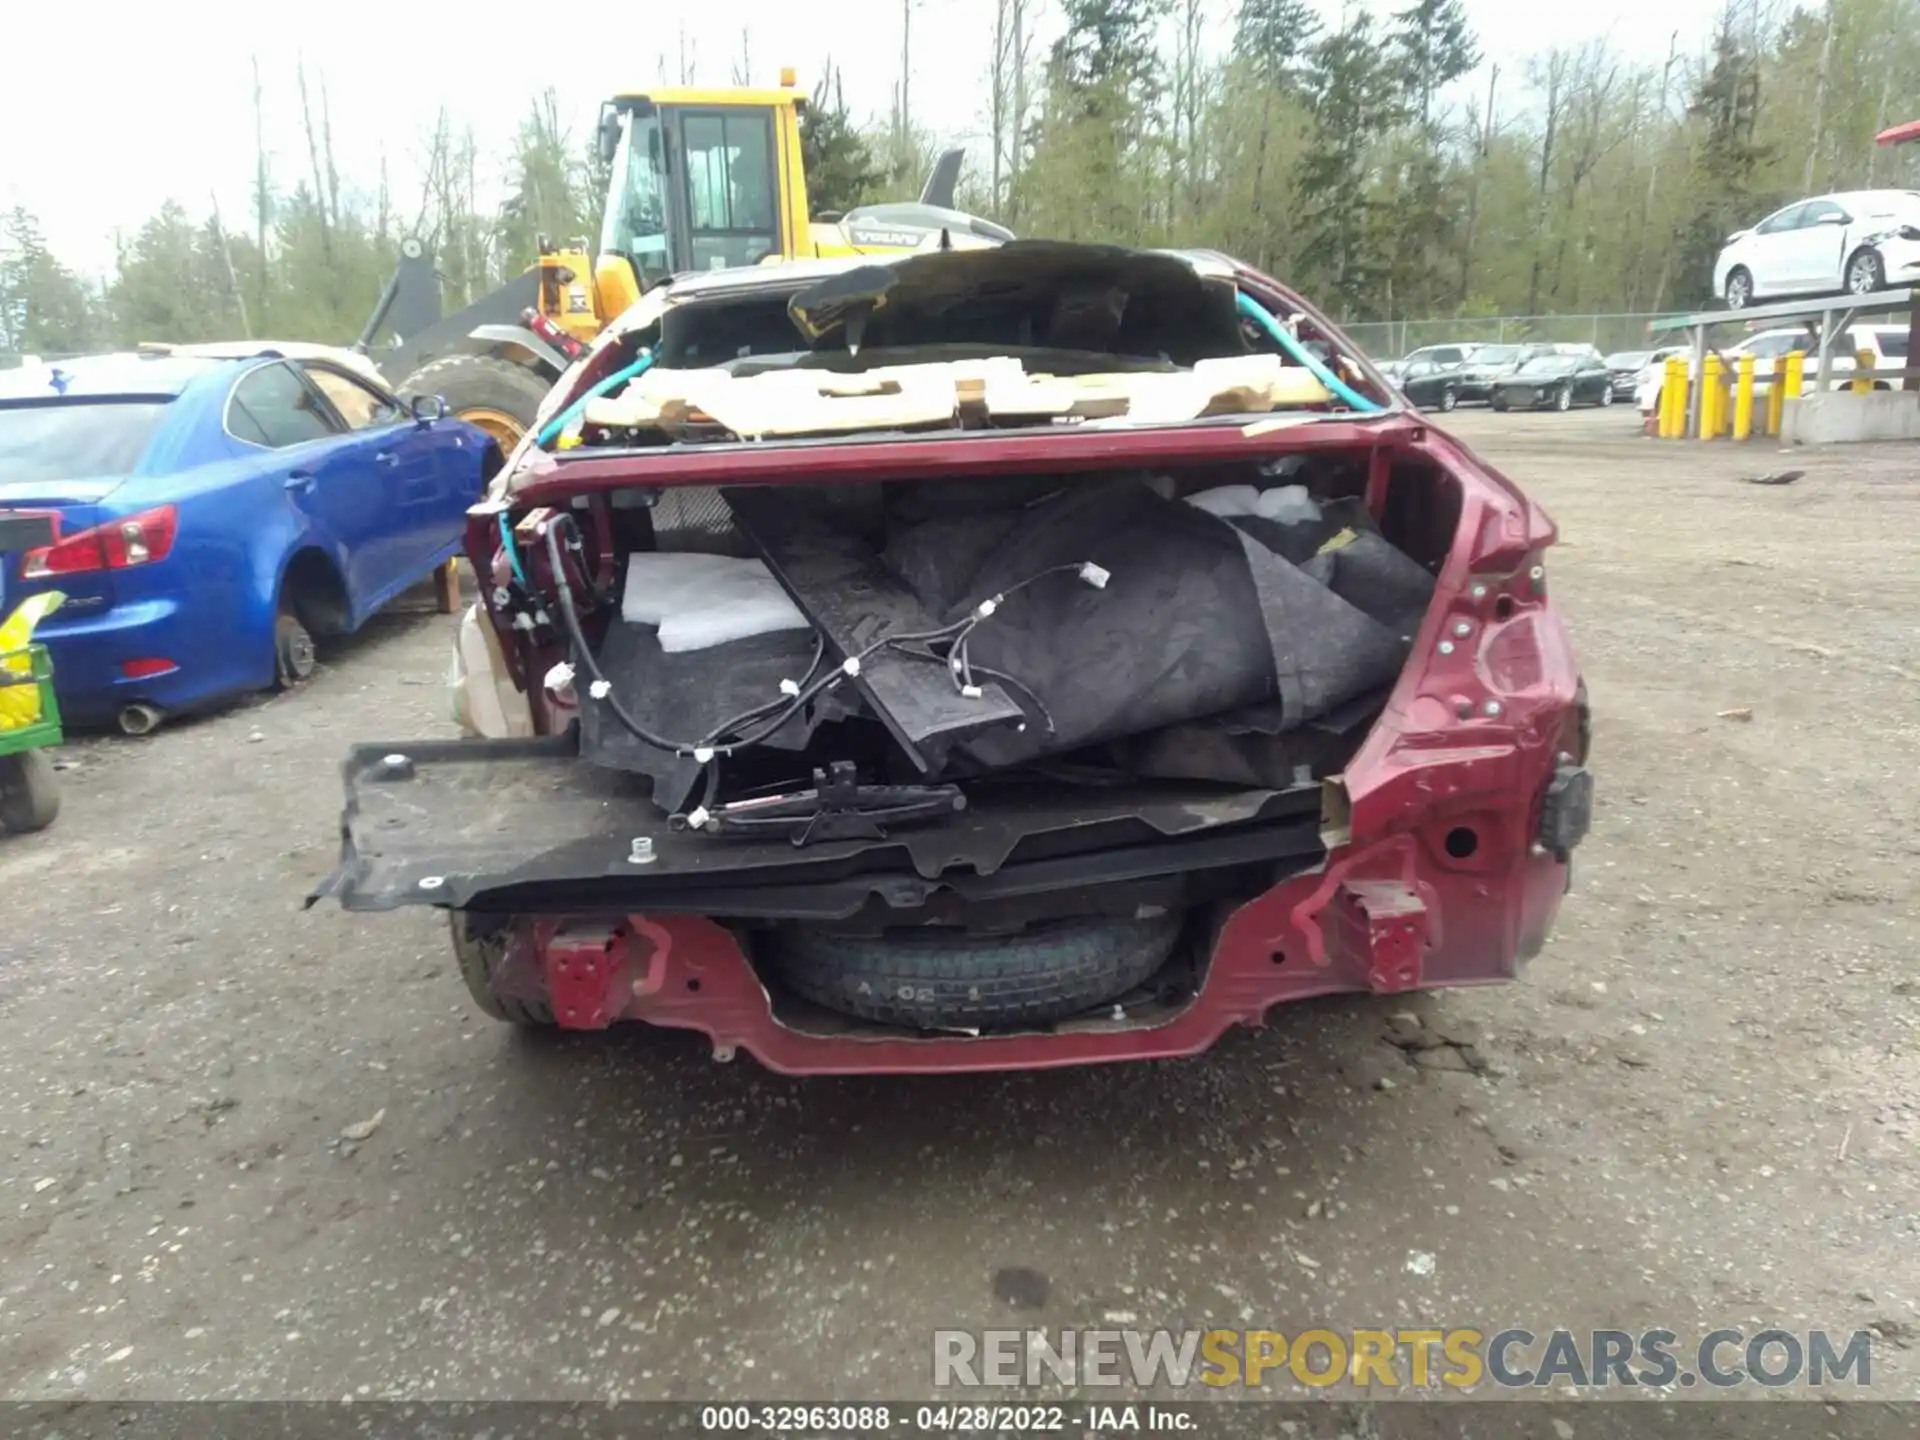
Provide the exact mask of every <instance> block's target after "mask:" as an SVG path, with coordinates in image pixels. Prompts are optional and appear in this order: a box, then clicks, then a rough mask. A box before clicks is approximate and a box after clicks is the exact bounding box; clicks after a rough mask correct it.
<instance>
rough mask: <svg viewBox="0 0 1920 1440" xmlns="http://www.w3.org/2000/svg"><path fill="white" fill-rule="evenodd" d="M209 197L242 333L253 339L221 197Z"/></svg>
mask: <svg viewBox="0 0 1920 1440" xmlns="http://www.w3.org/2000/svg"><path fill="white" fill-rule="evenodd" d="M207 199H208V200H209V201H210V202H211V203H212V205H213V238H214V240H215V241H216V242H218V244H219V246H220V258H221V260H222V261H224V262H225V264H226V267H227V288H228V289H229V290H231V291H232V292H233V303H234V306H235V308H236V309H238V310H239V312H240V334H241V336H242V338H244V339H247V340H251V339H253V323H252V322H251V321H250V320H248V319H247V297H246V296H245V295H244V294H242V293H241V290H240V273H239V272H238V271H237V270H235V269H234V268H233V247H232V246H231V245H229V244H227V228H226V226H224V225H222V224H221V223H220V197H219V196H218V195H217V194H215V193H214V192H212V191H208V192H207Z"/></svg>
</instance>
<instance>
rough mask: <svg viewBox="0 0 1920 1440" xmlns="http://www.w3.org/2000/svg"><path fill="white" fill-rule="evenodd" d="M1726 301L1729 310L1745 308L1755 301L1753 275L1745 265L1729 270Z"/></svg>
mask: <svg viewBox="0 0 1920 1440" xmlns="http://www.w3.org/2000/svg"><path fill="white" fill-rule="evenodd" d="M1726 301H1727V308H1728V309H1729V310H1744V309H1746V308H1747V306H1749V305H1751V304H1752V303H1753V276H1752V275H1751V274H1749V273H1748V271H1747V268H1746V267H1745V266H1744V265H1736V266H1734V267H1733V269H1732V270H1731V271H1729V272H1728V274H1727V293H1726Z"/></svg>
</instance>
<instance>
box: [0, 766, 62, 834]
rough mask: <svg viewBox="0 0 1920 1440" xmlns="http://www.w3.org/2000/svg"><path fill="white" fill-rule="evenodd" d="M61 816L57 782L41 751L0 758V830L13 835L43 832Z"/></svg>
mask: <svg viewBox="0 0 1920 1440" xmlns="http://www.w3.org/2000/svg"><path fill="white" fill-rule="evenodd" d="M59 813H60V782H59V781H58V780H57V779H55V778H54V773H53V761H52V759H51V758H49V757H48V755H47V754H46V752H45V751H43V750H22V751H20V752H19V754H17V755H0V827H4V828H5V829H7V830H10V831H12V832H13V833H14V834H16V835H28V834H31V833H32V832H34V831H35V830H44V829H46V828H47V826H49V825H51V824H52V823H53V822H54V818H55V817H56V816H58V815H59Z"/></svg>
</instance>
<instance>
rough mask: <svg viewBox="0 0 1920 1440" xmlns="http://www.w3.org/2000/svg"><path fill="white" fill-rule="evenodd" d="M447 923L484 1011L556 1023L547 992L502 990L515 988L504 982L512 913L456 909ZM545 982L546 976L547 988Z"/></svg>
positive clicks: (516, 1020)
mask: <svg viewBox="0 0 1920 1440" xmlns="http://www.w3.org/2000/svg"><path fill="white" fill-rule="evenodd" d="M447 923H448V927H449V930H450V933H451V934H452V937H453V955H454V959H455V960H456V961H457V962H458V963H459V966H460V978H461V979H462V980H464V981H466V983H467V993H468V994H469V995H471V996H473V1000H474V1003H475V1004H476V1005H478V1006H479V1007H480V1009H481V1010H482V1011H483V1012H485V1013H486V1014H487V1015H489V1016H491V1017H492V1018H493V1019H495V1020H502V1021H505V1022H506V1023H507V1024H509V1025H527V1026H539V1027H546V1026H551V1025H552V1024H553V1005H552V1003H551V1002H550V1001H549V1000H548V999H547V998H546V996H545V994H544V993H542V994H541V995H540V996H539V997H538V998H534V997H533V996H531V995H524V994H514V993H506V994H503V993H502V990H503V989H511V988H512V987H505V986H502V985H501V983H500V982H501V979H502V976H501V969H502V966H503V965H504V964H505V962H506V958H507V941H508V940H509V939H510V938H511V937H512V934H513V922H512V921H511V920H510V919H508V917H506V916H505V915H470V914H468V913H467V912H466V911H465V910H455V911H453V912H452V913H451V914H450V915H448V916H447ZM544 983H545V982H544V978H543V980H542V988H543V990H544ZM520 988H528V987H520Z"/></svg>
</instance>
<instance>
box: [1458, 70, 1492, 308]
mask: <svg viewBox="0 0 1920 1440" xmlns="http://www.w3.org/2000/svg"><path fill="white" fill-rule="evenodd" d="M1499 86H1500V67H1499V66H1498V65H1497V64H1495V65H1489V66H1488V67H1487V108H1486V110H1485V111H1484V112H1483V113H1480V114H1477V115H1476V114H1474V113H1472V112H1471V111H1470V112H1469V113H1468V116H1467V120H1468V123H1469V124H1471V125H1472V126H1473V152H1474V153H1473V164H1472V166H1471V168H1470V170H1469V172H1468V175H1469V178H1468V181H1467V213H1466V217H1465V219H1464V222H1463V223H1462V225H1461V227H1460V283H1459V286H1458V300H1457V302H1456V303H1458V304H1461V305H1464V304H1466V303H1467V298H1468V297H1469V296H1470V295H1471V294H1472V293H1473V246H1474V241H1475V239H1476V237H1477V233H1478V230H1479V226H1480V189H1481V185H1482V183H1483V177H1484V176H1485V174H1486V169H1487V161H1488V160H1489V159H1490V158H1491V157H1492V155H1493V140H1494V136H1496V135H1497V134H1499V125H1498V123H1497V118H1496V117H1497V115H1498V110H1497V103H1498V99H1499V95H1498V91H1499Z"/></svg>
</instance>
